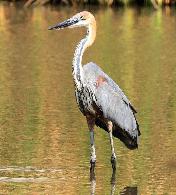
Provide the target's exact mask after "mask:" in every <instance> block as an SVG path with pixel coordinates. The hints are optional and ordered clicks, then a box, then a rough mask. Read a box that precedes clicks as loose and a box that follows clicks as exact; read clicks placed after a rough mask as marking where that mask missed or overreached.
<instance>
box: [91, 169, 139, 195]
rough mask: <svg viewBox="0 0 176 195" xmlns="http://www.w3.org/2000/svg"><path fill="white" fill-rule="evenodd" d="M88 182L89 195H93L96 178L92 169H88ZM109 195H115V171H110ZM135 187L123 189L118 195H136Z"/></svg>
mask: <svg viewBox="0 0 176 195" xmlns="http://www.w3.org/2000/svg"><path fill="white" fill-rule="evenodd" d="M90 182H91V190H90V191H91V193H90V194H91V195H95V192H96V178H95V171H94V169H92V168H90ZM110 185H111V189H110V195H114V194H115V189H116V185H117V184H116V169H112V176H111V179H110ZM137 194H138V192H137V187H129V186H127V187H125V188H124V189H123V190H122V191H121V192H120V195H137Z"/></svg>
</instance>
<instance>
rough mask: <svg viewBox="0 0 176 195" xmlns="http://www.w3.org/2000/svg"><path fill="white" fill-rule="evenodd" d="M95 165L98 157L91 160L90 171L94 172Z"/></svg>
mask: <svg viewBox="0 0 176 195" xmlns="http://www.w3.org/2000/svg"><path fill="white" fill-rule="evenodd" d="M95 163H96V156H94V157H91V159H90V170H93V171H94V168H95Z"/></svg>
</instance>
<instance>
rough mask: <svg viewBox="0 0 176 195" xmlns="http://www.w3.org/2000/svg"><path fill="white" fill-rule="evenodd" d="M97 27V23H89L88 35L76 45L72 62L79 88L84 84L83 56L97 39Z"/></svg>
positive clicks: (73, 72) (74, 76) (76, 83)
mask: <svg viewBox="0 0 176 195" xmlns="http://www.w3.org/2000/svg"><path fill="white" fill-rule="evenodd" d="M95 36H96V27H95V25H89V27H88V30H87V35H86V37H85V38H84V39H82V40H81V41H80V42H79V44H78V45H77V46H76V50H75V53H74V58H73V63H72V74H73V79H74V82H75V87H76V88H77V89H78V90H79V89H81V87H82V85H83V79H84V78H83V68H82V56H83V53H84V51H85V49H86V48H87V47H89V46H91V45H92V44H93V42H94V40H95Z"/></svg>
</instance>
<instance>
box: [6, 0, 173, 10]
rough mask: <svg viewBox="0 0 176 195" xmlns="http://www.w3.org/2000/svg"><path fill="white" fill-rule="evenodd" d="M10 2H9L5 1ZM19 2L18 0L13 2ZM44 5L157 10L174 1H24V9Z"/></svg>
mask: <svg viewBox="0 0 176 195" xmlns="http://www.w3.org/2000/svg"><path fill="white" fill-rule="evenodd" d="M7 1H11V0H7ZM13 1H20V0H13ZM46 4H54V5H57V4H63V5H69V6H75V5H79V4H98V5H104V6H124V5H127V4H137V5H153V7H154V8H156V9H157V8H158V5H159V4H160V5H170V6H171V5H175V4H176V0H25V7H29V6H36V5H46Z"/></svg>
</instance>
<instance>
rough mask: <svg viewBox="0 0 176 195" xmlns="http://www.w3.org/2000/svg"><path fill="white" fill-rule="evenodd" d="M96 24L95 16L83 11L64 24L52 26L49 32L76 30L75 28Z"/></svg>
mask: <svg viewBox="0 0 176 195" xmlns="http://www.w3.org/2000/svg"><path fill="white" fill-rule="evenodd" d="M94 24H95V18H94V16H93V15H92V14H91V13H90V12H88V11H82V12H80V13H78V14H76V15H74V16H73V17H71V18H69V19H67V20H65V21H64V22H61V23H58V24H56V25H54V26H50V27H49V28H48V30H60V29H63V28H67V27H68V28H75V27H82V26H85V27H89V25H94Z"/></svg>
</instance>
